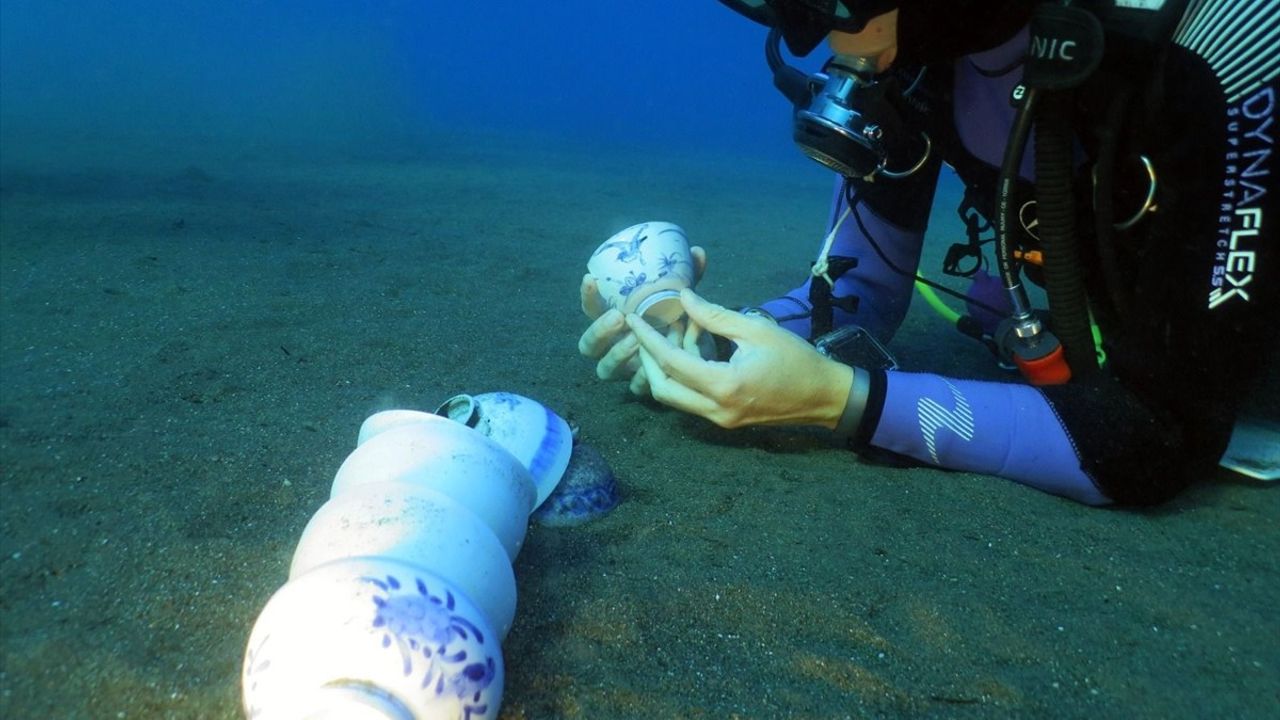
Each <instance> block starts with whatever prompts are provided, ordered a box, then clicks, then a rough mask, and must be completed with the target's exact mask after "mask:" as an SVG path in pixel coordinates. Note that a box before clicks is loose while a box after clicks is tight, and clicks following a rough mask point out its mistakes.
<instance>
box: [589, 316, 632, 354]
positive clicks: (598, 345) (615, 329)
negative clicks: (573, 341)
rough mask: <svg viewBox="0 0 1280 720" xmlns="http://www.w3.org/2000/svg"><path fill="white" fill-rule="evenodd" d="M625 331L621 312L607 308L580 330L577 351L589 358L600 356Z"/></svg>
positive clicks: (625, 327)
mask: <svg viewBox="0 0 1280 720" xmlns="http://www.w3.org/2000/svg"><path fill="white" fill-rule="evenodd" d="M626 331H627V325H626V323H625V322H623V319H622V313H621V312H620V311H618V310H612V309H610V310H607V311H605V313H604V314H603V315H601V316H600V317H598V318H596V319H595V321H594V322H592V323H591V324H590V325H588V326H587V329H586V330H584V331H583V332H582V337H580V338H578V352H580V353H582V354H583V355H585V356H587V357H589V358H593V359H599V358H602V357H604V354H605V353H606V352H608V351H609V348H611V347H613V346H614V344H615V343H617V342H618V340H619V338H620V336H621V335H622V333H625V332H626Z"/></svg>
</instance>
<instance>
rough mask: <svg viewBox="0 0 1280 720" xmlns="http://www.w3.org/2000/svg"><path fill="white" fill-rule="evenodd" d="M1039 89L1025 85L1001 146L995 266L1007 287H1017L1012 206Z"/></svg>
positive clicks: (1014, 222) (1016, 216)
mask: <svg viewBox="0 0 1280 720" xmlns="http://www.w3.org/2000/svg"><path fill="white" fill-rule="evenodd" d="M1038 93H1039V91H1038V90H1036V89H1034V88H1027V89H1026V90H1025V93H1024V95H1023V96H1022V102H1021V103H1020V104H1019V105H1018V112H1017V114H1016V115H1015V116H1014V118H1013V127H1012V128H1010V129H1009V143H1008V144H1007V145H1005V148H1004V158H1003V159H1002V160H1001V162H1000V175H999V177H998V179H997V181H996V213H995V214H996V265H997V267H998V268H999V270H1000V281H1001V282H1003V283H1004V286H1005V288H1006V289H1009V290H1012V289H1013V288H1016V287H1018V285H1019V284H1020V282H1021V281H1020V280H1019V279H1018V267H1019V265H1018V261H1017V259H1015V258H1014V256H1013V249H1014V248H1013V228H1015V227H1017V224H1018V208H1017V207H1016V206H1015V205H1014V197H1013V192H1014V188H1015V187H1016V186H1017V183H1018V173H1019V170H1020V168H1021V166H1022V156H1023V153H1024V152H1025V150H1026V147H1027V138H1028V137H1029V136H1030V135H1031V118H1032V116H1033V113H1034V111H1035V106H1036V97H1037V95H1038Z"/></svg>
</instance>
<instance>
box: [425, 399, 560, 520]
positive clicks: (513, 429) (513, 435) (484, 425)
mask: <svg viewBox="0 0 1280 720" xmlns="http://www.w3.org/2000/svg"><path fill="white" fill-rule="evenodd" d="M436 414H438V415H442V416H444V417H447V418H449V419H451V420H455V421H457V422H459V423H462V424H463V425H466V426H467V427H471V428H474V429H476V430H478V431H480V433H481V434H482V435H484V436H485V437H487V438H489V439H490V440H493V441H494V442H496V443H498V444H499V445H501V446H502V447H503V448H505V449H506V450H507V452H509V453H511V454H512V455H514V456H515V458H516V459H517V460H519V461H520V463H521V464H522V465H524V466H525V467H526V468H528V470H529V474H530V475H532V476H533V482H534V485H535V486H536V487H537V497H536V499H535V500H534V503H533V507H534V508H535V509H536V508H537V507H538V506H539V505H541V504H542V503H543V502H544V501H546V499H547V497H548V496H550V495H551V491H553V490H555V489H556V485H557V484H559V482H560V479H561V478H562V477H564V470H565V468H567V467H569V456H570V455H572V454H573V431H572V430H571V429H570V428H569V423H567V422H565V420H564V418H562V417H560V416H559V415H557V414H556V413H554V412H552V411H551V410H550V409H549V408H547V407H546V406H545V405H543V404H542V403H540V402H538V401H536V400H532V399H530V398H527V397H524V396H523V395H516V394H515V393H509V392H491V393H481V394H479V395H455V396H453V397H451V398H449V399H448V400H446V401H444V403H443V404H441V405H440V407H439V409H437V410H436Z"/></svg>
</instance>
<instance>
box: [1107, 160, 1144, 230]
mask: <svg viewBox="0 0 1280 720" xmlns="http://www.w3.org/2000/svg"><path fill="white" fill-rule="evenodd" d="M1138 159H1139V160H1141V161H1142V166H1143V167H1144V168H1146V171H1147V197H1146V199H1145V200H1143V201H1142V206H1141V207H1139V208H1138V211H1137V212H1135V213H1134V214H1133V217H1131V218H1129V219H1128V220H1124V221H1121V222H1117V223H1111V226H1112V227H1114V228H1115V229H1117V230H1128V229H1129V228H1131V227H1133V226H1134V225H1137V224H1138V222H1139V221H1140V220H1142V218H1143V217H1145V216H1146V214H1147V213H1152V212H1155V211H1156V166H1155V164H1154V163H1152V162H1151V158H1149V157H1147V156H1146V155H1139V156H1138ZM1093 185H1094V189H1095V190H1096V189H1097V186H1098V169H1097V167H1094V169H1093Z"/></svg>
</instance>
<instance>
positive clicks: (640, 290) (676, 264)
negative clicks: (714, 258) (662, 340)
mask: <svg viewBox="0 0 1280 720" xmlns="http://www.w3.org/2000/svg"><path fill="white" fill-rule="evenodd" d="M587 271H588V272H589V273H591V276H592V277H594V278H595V280H596V286H597V287H598V288H599V290H600V297H601V298H603V299H604V301H605V302H606V303H608V305H609V307H611V308H616V309H618V310H621V311H622V312H624V313H636V314H638V315H641V316H643V317H644V318H645V319H646V320H648V321H649V322H650V323H652V324H653V325H654V326H656V327H665V326H667V325H670V324H671V323H673V322H675V321H676V320H677V319H678V318H679V317H680V316H681V315H683V314H684V308H683V307H681V305H680V290H681V289H683V288H687V287H693V284H694V268H693V256H692V254H691V253H690V251H689V241H688V239H687V238H686V237H685V234H684V230H683V229H681V228H680V226H678V225H673V224H672V223H669V222H646V223H640V224H638V225H632V226H631V227H629V228H626V229H625V230H622V231H620V232H618V233H616V234H615V235H613V237H610V238H609V239H608V240H605V241H604V242H603V243H601V244H600V246H599V247H597V248H596V249H595V252H593V253H591V259H590V260H588V261H587Z"/></svg>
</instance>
